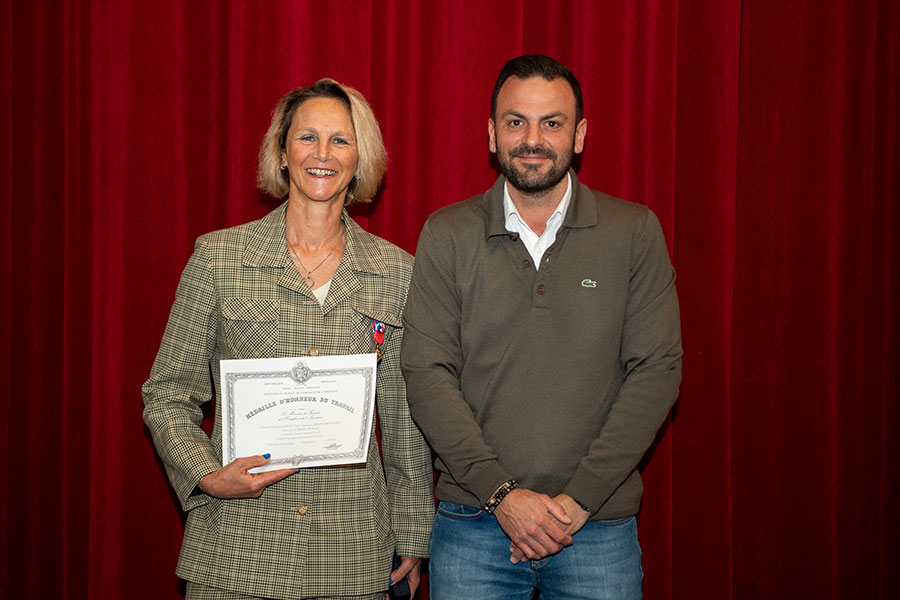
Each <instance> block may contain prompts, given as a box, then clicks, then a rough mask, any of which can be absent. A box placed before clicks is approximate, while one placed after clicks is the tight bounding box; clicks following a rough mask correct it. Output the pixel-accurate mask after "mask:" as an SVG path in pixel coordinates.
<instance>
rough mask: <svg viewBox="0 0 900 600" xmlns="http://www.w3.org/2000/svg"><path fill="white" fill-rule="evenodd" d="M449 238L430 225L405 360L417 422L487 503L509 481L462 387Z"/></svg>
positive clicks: (412, 294) (464, 483) (416, 277)
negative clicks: (439, 233) (465, 397)
mask: <svg viewBox="0 0 900 600" xmlns="http://www.w3.org/2000/svg"><path fill="white" fill-rule="evenodd" d="M453 261H454V253H453V247H452V241H451V239H450V236H449V235H448V236H442V239H440V240H438V239H437V237H436V236H435V234H434V232H433V231H432V226H431V221H428V222H426V223H425V226H424V228H423V229H422V234H421V235H420V237H419V245H418V248H417V250H416V264H415V268H414V269H413V277H412V283H411V284H410V289H409V299H408V300H407V304H406V310H405V311H404V316H403V321H404V329H405V331H404V336H403V351H402V353H401V363H402V367H403V375H404V376H405V377H406V385H407V399H408V401H409V408H410V411H411V413H412V417H413V419H414V420H415V421H416V423H417V424H418V425H419V427H420V428H421V429H422V432H423V433H424V434H425V438H426V439H427V440H428V442H429V443H430V444H431V447H432V448H433V449H434V451H435V452H436V453H437V454H438V455H439V456H440V458H441V461H442V462H443V463H444V465H445V466H446V467H447V469H448V470H449V472H450V475H451V476H452V477H453V479H454V480H455V481H456V483H457V484H459V485H460V486H461V487H462V488H463V489H465V490H467V491H469V492H470V493H472V494H473V495H474V496H475V497H477V498H478V499H479V502H481V504H482V505H484V504H485V503H486V502H487V500H488V498H490V496H491V494H493V493H494V491H495V490H496V489H497V488H498V487H499V486H500V485H501V484H502V483H503V482H504V481H507V480H508V479H510V475H509V473H507V472H506V471H505V470H504V469H503V467H502V466H501V465H500V462H499V461H498V459H497V455H496V453H495V452H494V450H493V449H491V448H490V446H488V444H487V443H486V442H485V440H484V436H483V435H482V431H481V427H480V426H479V424H478V422H477V421H476V420H475V417H474V415H473V414H472V410H471V409H470V408H469V405H468V404H467V403H466V401H465V399H464V398H463V395H462V392H461V391H460V381H459V375H460V371H461V369H462V362H463V356H462V346H461V342H460V337H459V336H460V320H461V302H460V297H459V291H458V287H457V285H456V282H455V280H454V270H453V268H452V263H453Z"/></svg>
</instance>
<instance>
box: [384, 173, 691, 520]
mask: <svg viewBox="0 0 900 600" xmlns="http://www.w3.org/2000/svg"><path fill="white" fill-rule="evenodd" d="M572 178H573V183H574V195H573V198H572V201H571V204H570V206H569V209H568V211H567V213H566V215H565V219H564V222H563V226H562V228H561V229H560V231H559V233H558V234H557V238H556V241H555V243H553V244H552V245H551V246H550V247H549V248H548V249H547V251H546V252H545V254H544V256H543V258H542V260H541V265H540V268H539V269H538V270H535V268H534V266H533V264H532V263H531V257H530V256H529V254H528V251H527V250H526V249H525V246H524V245H523V244H522V242H521V241H519V239H518V236H517V235H516V234H512V233H510V232H509V231H507V230H506V229H505V227H504V213H503V184H504V179H503V178H502V177H501V178H499V179H498V180H497V182H496V183H495V184H494V186H493V187H492V188H491V189H490V190H488V191H487V192H486V193H484V194H481V195H479V196H476V197H474V198H471V199H469V200H466V201H465V202H460V203H458V204H454V205H451V206H448V207H445V208H443V209H440V210H438V211H436V212H435V213H434V214H433V215H431V217H429V219H428V221H427V223H426V224H425V226H424V228H423V230H422V234H421V237H420V238H419V246H418V250H417V252H416V265H415V269H414V272H413V278H412V283H411V286H410V291H409V298H408V300H407V304H406V308H405V312H404V325H405V328H404V330H405V333H404V338H403V347H402V352H401V363H402V368H403V373H404V376H405V377H406V382H407V398H408V402H409V406H410V410H411V413H412V416H413V419H414V420H415V421H416V422H417V424H418V425H419V427H420V428H421V429H422V432H423V433H424V434H425V437H426V439H427V440H428V441H429V443H430V444H431V446H432V448H433V449H434V450H435V452H436V453H437V455H438V460H437V461H436V467H437V469H438V470H439V472H440V478H439V480H438V484H437V490H436V494H437V497H438V499H439V500H447V501H451V502H456V503H460V504H466V505H469V506H475V507H480V506H483V505H484V503H485V502H486V501H487V499H488V498H489V497H490V495H491V494H492V493H493V492H494V490H496V489H497V487H498V486H499V485H500V484H502V483H503V482H504V481H506V480H508V479H516V480H517V481H518V482H519V483H520V484H521V485H522V486H523V487H526V488H528V489H531V490H534V491H538V492H543V493H546V494H548V495H550V496H554V495H556V494H558V493H560V492H565V493H567V494H569V495H570V496H572V497H573V498H574V499H575V500H577V501H578V502H580V503H581V504H582V505H584V506H586V507H588V508H590V509H591V511H592V517H591V518H592V519H601V518H602V519H607V518H618V517H622V516H627V515H632V514H635V513H636V512H637V511H638V509H639V508H640V497H641V492H642V485H641V480H640V475H639V474H638V472H637V465H638V463H639V462H640V460H641V458H642V457H643V455H644V453H645V452H646V451H647V448H648V447H649V446H650V444H651V443H652V442H653V439H654V437H655V435H656V432H657V430H658V429H659V427H660V425H661V424H662V423H663V421H664V420H665V417H666V415H667V414H668V412H669V409H670V408H671V406H672V404H673V403H674V402H675V400H676V398H677V396H678V386H679V383H680V381H681V356H682V351H681V334H680V323H679V314H678V299H677V296H676V292H675V273H674V270H673V269H672V266H671V264H670V262H669V255H668V252H667V250H666V245H665V240H664V238H663V234H662V230H661V228H660V225H659V221H658V220H657V218H656V216H655V215H654V214H653V213H652V212H651V211H650V210H649V209H647V208H646V207H645V206H641V205H638V204H632V203H630V202H625V201H623V200H618V199H616V198H612V197H610V196H608V195H606V194H603V193H601V192H596V191H593V190H590V189H589V188H588V187H586V186H585V185H583V184H579V183H578V180H577V178H576V177H575V174H574V173H572Z"/></svg>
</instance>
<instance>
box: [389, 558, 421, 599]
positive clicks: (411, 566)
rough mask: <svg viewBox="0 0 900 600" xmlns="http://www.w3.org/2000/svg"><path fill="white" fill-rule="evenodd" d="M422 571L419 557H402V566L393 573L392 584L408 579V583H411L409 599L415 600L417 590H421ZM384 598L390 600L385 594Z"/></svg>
mask: <svg viewBox="0 0 900 600" xmlns="http://www.w3.org/2000/svg"><path fill="white" fill-rule="evenodd" d="M421 569H422V559H421V558H418V557H417V556H401V557H400V566H399V567H397V568H396V569H394V570H393V571H391V583H393V582H395V581H400V580H401V579H403V578H404V577H406V581H407V582H408V583H409V597H410V598H415V597H416V590H417V589H418V588H419V581H421V579H422V573H421ZM384 598H385V600H388V595H387V594H385V595H384Z"/></svg>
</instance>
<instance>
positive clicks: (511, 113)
mask: <svg viewBox="0 0 900 600" xmlns="http://www.w3.org/2000/svg"><path fill="white" fill-rule="evenodd" d="M500 116H502V117H515V118H517V119H522V120H523V121H527V120H528V116H527V115H523V114H522V113H520V112H516V111H514V110H508V111H506V112H504V113H503V114H502V115H500ZM566 118H567V117H566V113H564V112H562V111H556V112H553V113H549V114H546V115H543V116H541V117H540V118H539V119H538V121H546V120H547V119H557V120H564V119H566Z"/></svg>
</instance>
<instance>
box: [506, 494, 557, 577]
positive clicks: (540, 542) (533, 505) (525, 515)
mask: <svg viewBox="0 0 900 600" xmlns="http://www.w3.org/2000/svg"><path fill="white" fill-rule="evenodd" d="M494 515H495V516H496V517H497V522H498V523H499V524H500V527H501V528H502V529H503V531H504V532H505V533H506V535H508V536H509V539H510V540H512V543H513V544H515V546H516V547H517V548H519V549H520V550H521V552H522V555H523V556H524V557H526V558H530V559H531V560H538V559H541V558H544V557H545V556H549V555H550V554H553V553H555V552H559V551H560V550H562V548H563V546H568V545H569V544H571V543H572V536H571V535H569V534H568V533H566V532H565V530H564V528H565V527H568V526H569V525H571V523H572V520H571V519H570V518H569V517H568V516H567V515H566V510H565V509H564V508H563V507H562V506H561V505H559V504H558V503H556V502H555V501H553V500H551V499H550V497H549V496H547V495H546V494H538V493H536V492H532V491H531V490H526V489H523V488H518V489H515V490H513V491H511V492H510V493H509V494H507V495H506V498H504V499H503V502H501V503H500V506H498V507H497V508H496V509H495V510H494Z"/></svg>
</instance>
